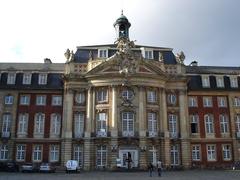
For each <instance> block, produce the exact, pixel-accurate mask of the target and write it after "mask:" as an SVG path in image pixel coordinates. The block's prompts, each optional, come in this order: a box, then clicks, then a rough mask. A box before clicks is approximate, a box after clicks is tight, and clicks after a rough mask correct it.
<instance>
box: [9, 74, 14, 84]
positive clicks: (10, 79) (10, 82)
mask: <svg viewBox="0 0 240 180" xmlns="http://www.w3.org/2000/svg"><path fill="white" fill-rule="evenodd" d="M15 81H16V73H8V77H7V84H15Z"/></svg>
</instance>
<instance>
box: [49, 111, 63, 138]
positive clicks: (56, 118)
mask: <svg viewBox="0 0 240 180" xmlns="http://www.w3.org/2000/svg"><path fill="white" fill-rule="evenodd" d="M60 127H61V115H60V114H55V113H54V114H51V128H50V129H51V131H50V133H51V135H52V136H59V135H60Z"/></svg>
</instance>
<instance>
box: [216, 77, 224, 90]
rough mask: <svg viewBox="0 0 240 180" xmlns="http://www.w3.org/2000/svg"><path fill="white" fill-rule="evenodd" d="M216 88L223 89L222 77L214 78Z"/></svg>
mask: <svg viewBox="0 0 240 180" xmlns="http://www.w3.org/2000/svg"><path fill="white" fill-rule="evenodd" d="M216 82H217V87H219V88H224V79H223V77H222V76H217V77H216Z"/></svg>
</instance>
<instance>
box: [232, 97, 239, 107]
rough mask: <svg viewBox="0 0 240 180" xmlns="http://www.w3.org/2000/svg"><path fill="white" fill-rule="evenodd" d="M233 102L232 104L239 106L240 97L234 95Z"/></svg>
mask: <svg viewBox="0 0 240 180" xmlns="http://www.w3.org/2000/svg"><path fill="white" fill-rule="evenodd" d="M233 104H234V106H236V107H239V106H240V97H234V99H233Z"/></svg>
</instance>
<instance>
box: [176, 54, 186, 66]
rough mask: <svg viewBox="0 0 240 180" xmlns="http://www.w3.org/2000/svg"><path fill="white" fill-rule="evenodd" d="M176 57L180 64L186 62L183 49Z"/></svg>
mask: <svg viewBox="0 0 240 180" xmlns="http://www.w3.org/2000/svg"><path fill="white" fill-rule="evenodd" d="M176 58H177V61H178V62H179V63H180V64H184V60H185V54H184V53H183V51H181V52H180V53H177V56H176Z"/></svg>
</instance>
